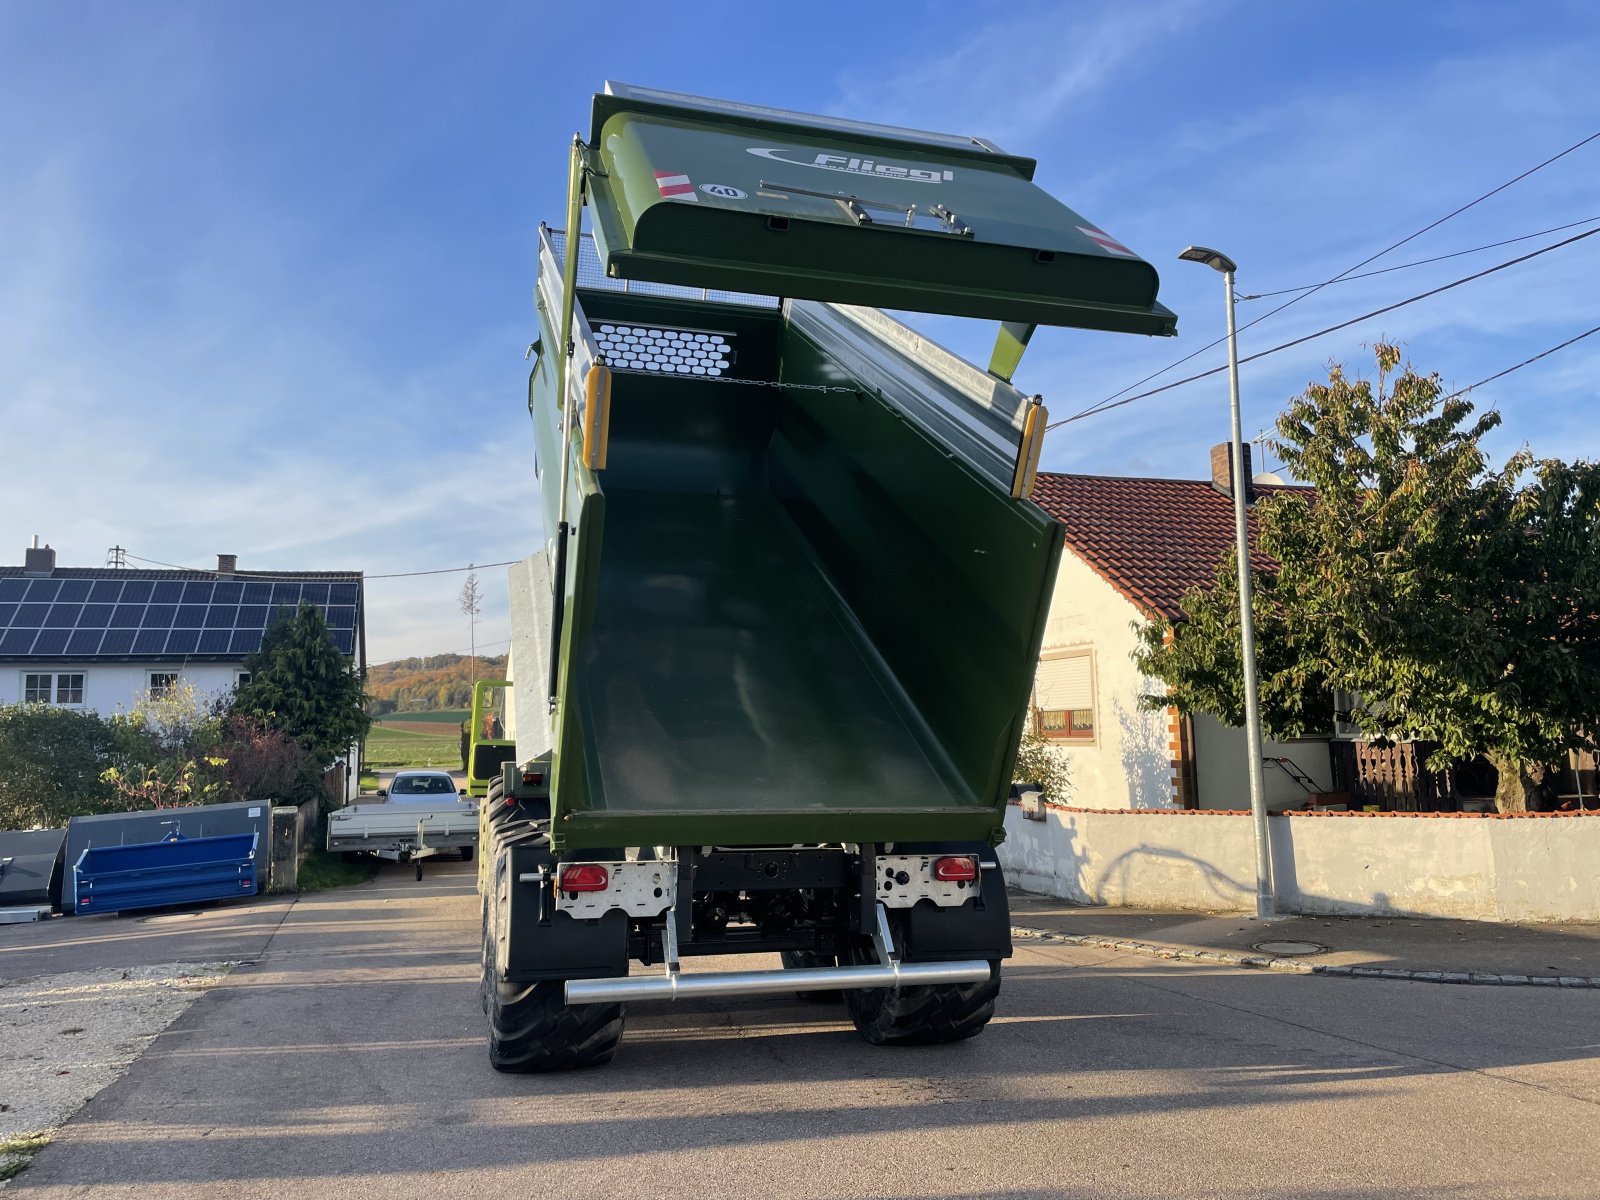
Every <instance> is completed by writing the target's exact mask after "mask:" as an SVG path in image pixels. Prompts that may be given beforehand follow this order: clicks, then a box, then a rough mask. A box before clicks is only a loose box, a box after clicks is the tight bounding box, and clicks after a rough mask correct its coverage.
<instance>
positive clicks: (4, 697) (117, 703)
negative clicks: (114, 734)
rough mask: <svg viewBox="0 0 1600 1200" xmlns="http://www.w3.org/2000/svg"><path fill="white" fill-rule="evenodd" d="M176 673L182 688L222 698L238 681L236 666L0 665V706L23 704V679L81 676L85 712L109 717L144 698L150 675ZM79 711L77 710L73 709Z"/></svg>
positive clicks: (156, 664) (153, 664) (132, 664)
mask: <svg viewBox="0 0 1600 1200" xmlns="http://www.w3.org/2000/svg"><path fill="white" fill-rule="evenodd" d="M152 671H156V672H162V673H172V672H176V673H177V675H178V678H179V682H180V684H192V685H193V686H194V689H195V690H196V691H197V692H201V693H205V694H208V695H221V694H223V693H225V692H229V691H231V690H233V686H234V681H235V680H236V679H237V678H238V674H239V665H238V664H237V663H187V664H181V665H180V664H178V663H84V664H82V665H71V664H63V663H60V662H55V663H50V664H49V665H45V664H35V665H28V664H21V665H18V664H14V663H8V664H4V665H0V704H19V703H21V701H22V697H23V690H22V681H23V676H24V675H44V674H48V675H80V674H81V675H82V676H83V705H82V707H84V708H86V709H93V710H94V711H96V712H100V713H105V714H107V715H110V714H111V713H115V712H127V711H128V710H129V709H131V708H132V707H133V706H134V705H135V704H137V703H138V702H139V700H140V699H142V698H143V696H144V693H145V691H146V690H147V689H148V688H149V686H150V673H151V672H152ZM74 707H77V706H74Z"/></svg>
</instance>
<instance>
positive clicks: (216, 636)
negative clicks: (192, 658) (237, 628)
mask: <svg viewBox="0 0 1600 1200" xmlns="http://www.w3.org/2000/svg"><path fill="white" fill-rule="evenodd" d="M232 637H233V630H231V629H202V630H201V631H200V647H199V649H198V650H197V651H196V653H197V654H226V653H227V652H228V642H229V640H230V639H231V638H232Z"/></svg>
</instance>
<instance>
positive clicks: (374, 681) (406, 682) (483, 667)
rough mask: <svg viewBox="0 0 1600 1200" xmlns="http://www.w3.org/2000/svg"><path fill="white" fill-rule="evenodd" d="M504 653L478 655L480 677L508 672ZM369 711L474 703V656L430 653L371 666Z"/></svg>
mask: <svg viewBox="0 0 1600 1200" xmlns="http://www.w3.org/2000/svg"><path fill="white" fill-rule="evenodd" d="M505 669H506V656H505V655H504V654H495V655H489V654H480V655H478V678H479V679H499V678H502V677H503V675H504V674H505ZM367 700H368V702H367V711H368V712H369V713H372V714H373V715H374V716H381V715H382V714H384V713H391V712H431V711H432V710H434V709H437V708H470V707H471V706H472V660H471V659H470V658H468V657H467V656H466V655H465V654H430V655H428V656H427V657H426V658H401V659H397V660H395V661H394V662H386V663H376V664H373V665H370V666H368V667H367Z"/></svg>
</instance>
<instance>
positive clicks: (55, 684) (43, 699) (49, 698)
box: [17, 668, 88, 708]
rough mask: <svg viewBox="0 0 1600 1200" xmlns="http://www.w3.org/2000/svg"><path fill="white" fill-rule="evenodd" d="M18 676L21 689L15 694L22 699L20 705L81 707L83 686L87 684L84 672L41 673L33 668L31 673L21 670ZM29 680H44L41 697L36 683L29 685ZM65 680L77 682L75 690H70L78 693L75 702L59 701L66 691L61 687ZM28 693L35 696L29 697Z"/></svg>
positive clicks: (51, 671) (50, 671)
mask: <svg viewBox="0 0 1600 1200" xmlns="http://www.w3.org/2000/svg"><path fill="white" fill-rule="evenodd" d="M19 674H20V675H21V677H22V687H21V688H20V690H19V691H18V692H17V694H18V695H19V696H21V697H22V703H24V704H50V705H54V706H55V707H57V708H82V707H83V693H84V690H85V685H86V684H87V682H88V679H87V675H88V672H86V671H56V670H43V671H41V670H39V669H37V668H35V669H33V670H31V671H30V670H23V671H21V672H19ZM30 679H33V680H40V679H42V680H44V688H43V692H44V694H43V695H42V696H41V695H38V694H37V693H38V692H39V691H40V690H41V689H40V688H39V686H38V684H36V683H35V684H30V683H29V682H28V681H29V680H30ZM65 679H76V680H78V686H77V687H76V688H73V689H71V690H73V691H76V692H77V693H78V698H77V699H76V700H63V699H61V693H62V692H63V691H66V690H68V689H67V688H64V687H62V680H65ZM29 692H33V693H35V694H34V695H32V696H30V695H29V694H28V693H29Z"/></svg>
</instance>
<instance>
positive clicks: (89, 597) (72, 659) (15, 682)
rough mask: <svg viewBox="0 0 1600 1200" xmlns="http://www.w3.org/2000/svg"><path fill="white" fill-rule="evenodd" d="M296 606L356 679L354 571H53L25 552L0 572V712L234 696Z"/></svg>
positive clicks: (40, 552)
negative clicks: (272, 629) (10, 707)
mask: <svg viewBox="0 0 1600 1200" xmlns="http://www.w3.org/2000/svg"><path fill="white" fill-rule="evenodd" d="M36 540H37V539H36ZM301 603H311V604H315V605H316V606H317V607H319V608H320V609H322V611H323V614H324V615H325V616H326V617H327V620H328V626H329V628H330V629H331V630H332V631H333V640H334V642H335V643H336V644H337V645H338V647H339V649H340V650H341V651H342V652H343V653H345V654H347V655H349V656H350V663H351V667H352V668H353V669H358V670H364V669H365V667H366V657H367V655H366V629H365V611H364V604H363V590H362V575H361V572H359V571H240V570H239V569H238V559H237V557H236V556H235V555H232V554H219V555H218V556H217V569H216V570H215V571H184V570H148V569H145V568H133V567H58V566H57V565H56V552H55V551H54V550H53V549H51V548H50V547H49V546H38V545H35V546H32V547H30V548H29V549H28V550H27V553H26V559H25V562H24V563H23V565H22V566H20V567H9V566H0V704H15V703H18V702H37V703H42V704H59V705H63V706H68V707H73V708H85V709H93V710H95V711H97V712H102V713H112V712H116V711H118V710H122V711H127V710H128V709H130V708H132V707H133V706H134V705H135V704H136V703H137V702H138V701H139V700H140V699H142V698H143V697H144V696H145V695H147V694H151V693H154V694H156V695H160V694H161V693H163V692H165V691H168V690H170V689H171V688H174V687H177V686H179V685H180V684H189V685H192V686H193V687H194V688H195V690H196V691H198V692H202V693H209V694H212V695H217V694H221V693H223V692H227V691H231V690H232V689H233V688H235V687H237V686H238V685H239V684H240V683H241V682H243V681H244V679H245V675H244V660H245V658H246V656H248V655H249V654H251V653H252V652H253V651H255V650H256V649H258V648H259V647H260V645H261V635H262V633H263V632H264V631H265V630H266V627H267V624H268V622H270V621H271V619H272V617H273V614H274V613H276V612H277V611H278V610H279V609H281V608H285V607H288V608H296V607H298V606H299V605H300V604H301ZM352 765H356V764H354V762H353V760H352Z"/></svg>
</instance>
